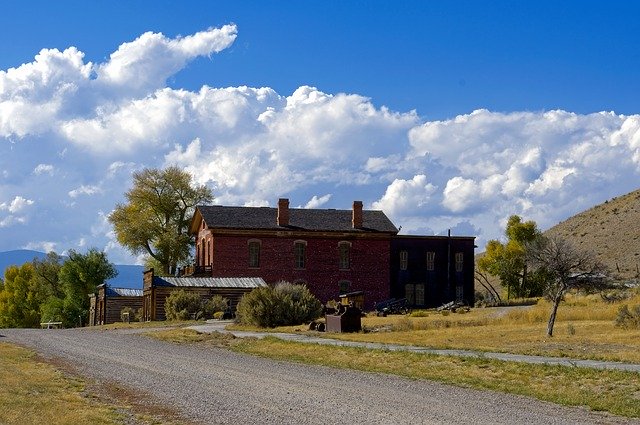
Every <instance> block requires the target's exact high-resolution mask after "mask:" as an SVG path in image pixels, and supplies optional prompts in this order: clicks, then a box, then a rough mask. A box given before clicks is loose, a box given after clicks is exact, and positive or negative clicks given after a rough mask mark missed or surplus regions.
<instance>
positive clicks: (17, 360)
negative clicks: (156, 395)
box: [0, 343, 123, 425]
mask: <svg viewBox="0 0 640 425" xmlns="http://www.w3.org/2000/svg"><path fill="white" fill-rule="evenodd" d="M0 423H2V424H35V423H46V424H49V425H54V424H89V423H90V424H118V423H123V417H122V415H121V414H119V413H118V412H117V411H116V408H115V407H113V406H108V405H106V404H103V403H100V402H98V401H96V400H93V399H91V398H90V397H89V396H88V394H86V393H85V390H84V384H83V382H82V381H80V380H77V379H73V378H70V377H67V376H64V375H63V374H62V373H61V372H59V371H57V370H56V369H54V368H53V367H51V366H49V365H47V364H44V363H40V362H38V361H36V360H35V359H34V354H33V353H32V352H29V351H27V350H25V349H23V348H20V347H16V346H14V345H10V344H6V343H0Z"/></svg>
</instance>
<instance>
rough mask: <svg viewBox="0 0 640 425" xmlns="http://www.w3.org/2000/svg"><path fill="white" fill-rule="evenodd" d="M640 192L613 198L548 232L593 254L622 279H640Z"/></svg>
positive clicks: (547, 233)
mask: <svg viewBox="0 0 640 425" xmlns="http://www.w3.org/2000/svg"><path fill="white" fill-rule="evenodd" d="M639 224H640V190H636V191H634V192H631V193H628V194H626V195H624V196H620V197H617V198H613V199H611V200H608V201H605V202H604V203H602V204H600V205H597V206H595V207H593V208H590V209H588V210H586V211H584V212H582V213H580V214H577V215H575V216H573V217H571V218H569V219H567V220H565V221H563V222H561V223H559V224H557V225H555V226H554V227H552V228H550V229H549V230H547V231H546V232H544V233H545V235H548V236H550V235H559V236H561V237H563V238H565V239H567V240H569V241H570V242H572V243H573V244H574V245H575V246H576V247H578V248H581V249H584V250H590V251H593V252H594V253H595V254H596V255H597V256H598V258H599V259H600V261H602V262H603V263H604V264H606V265H607V266H608V267H609V269H610V270H611V271H612V272H613V273H614V274H616V275H617V276H619V277H620V278H622V279H635V278H640V225H639Z"/></svg>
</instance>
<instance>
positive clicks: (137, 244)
mask: <svg viewBox="0 0 640 425" xmlns="http://www.w3.org/2000/svg"><path fill="white" fill-rule="evenodd" d="M125 197H126V198H127V203H126V204H118V205H116V208H115V210H114V211H113V212H112V213H111V215H110V216H109V221H110V222H111V224H112V225H113V227H114V229H115V232H116V236H117V238H118V242H120V244H121V245H123V246H124V247H125V248H127V249H128V250H129V251H131V252H132V253H133V254H147V255H149V256H151V257H152V258H153V259H155V260H156V261H158V262H159V263H160V264H161V265H162V269H163V271H164V272H165V273H169V272H170V271H171V270H172V269H174V268H175V267H176V266H177V265H178V264H180V263H183V262H185V261H186V260H187V259H188V258H189V255H190V251H191V246H192V245H193V241H192V240H191V237H190V235H189V234H188V231H189V222H190V218H191V216H192V215H193V210H194V208H195V206H196V205H198V204H203V203H209V202H211V201H212V200H213V194H212V193H211V190H210V189H209V188H208V187H206V186H205V185H200V186H198V185H195V184H194V183H193V182H192V178H191V175H190V174H189V173H187V172H186V171H182V170H180V169H179V168H178V167H169V168H166V169H164V170H159V169H145V170H143V171H140V172H136V173H134V174H133V188H131V189H130V190H129V191H128V192H127V193H126V194H125Z"/></svg>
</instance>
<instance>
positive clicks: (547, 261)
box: [527, 236, 611, 336]
mask: <svg viewBox="0 0 640 425" xmlns="http://www.w3.org/2000/svg"><path fill="white" fill-rule="evenodd" d="M527 260H528V261H529V263H530V264H531V266H532V267H533V268H534V269H535V270H536V271H538V272H539V273H540V275H541V276H544V282H545V286H544V295H545V297H546V298H547V299H548V300H549V301H551V303H552V307H551V314H550V316H549V322H548V324H547V336H552V335H553V325H554V323H555V320H556V314H557V312H558V307H559V306H560V303H561V302H562V301H563V300H564V296H565V294H566V293H567V292H568V291H570V290H574V289H582V290H586V291H590V292H593V291H601V290H603V289H607V288H610V287H611V285H610V284H609V279H608V270H607V269H606V267H605V266H604V265H603V264H602V263H601V262H599V261H598V260H597V259H596V257H595V255H594V254H593V253H591V252H588V251H581V250H578V249H576V248H575V247H574V246H573V245H571V243H569V242H568V241H567V240H565V239H562V238H560V237H555V236H554V237H539V238H536V239H535V240H534V241H533V242H531V243H529V244H528V245H527Z"/></svg>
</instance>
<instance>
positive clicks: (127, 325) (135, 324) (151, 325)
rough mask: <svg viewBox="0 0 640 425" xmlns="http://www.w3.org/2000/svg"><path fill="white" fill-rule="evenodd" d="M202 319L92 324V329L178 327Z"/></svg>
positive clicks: (198, 322)
mask: <svg viewBox="0 0 640 425" xmlns="http://www.w3.org/2000/svg"><path fill="white" fill-rule="evenodd" d="M203 323H204V321H203V320H163V321H154V322H130V323H126V322H116V323H111V324H108V325H100V326H94V327H92V329H104V330H110V329H139V328H143V329H144V328H180V327H185V326H192V325H201V324H203Z"/></svg>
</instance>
